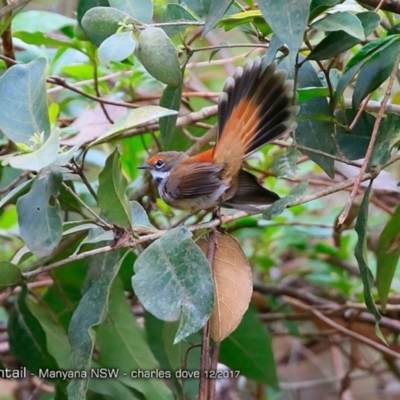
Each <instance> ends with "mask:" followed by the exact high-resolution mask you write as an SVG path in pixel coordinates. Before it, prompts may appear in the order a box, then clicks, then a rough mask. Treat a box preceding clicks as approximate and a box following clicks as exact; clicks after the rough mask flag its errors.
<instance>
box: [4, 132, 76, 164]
mask: <svg viewBox="0 0 400 400" xmlns="http://www.w3.org/2000/svg"><path fill="white" fill-rule="evenodd" d="M59 148H60V130H59V129H54V130H53V131H52V132H51V133H50V136H49V137H48V139H47V140H46V142H44V143H43V145H42V146H41V147H40V148H39V149H38V150H36V151H33V152H32V153H26V154H21V155H16V156H14V157H11V158H10V159H9V160H8V162H9V164H10V165H11V166H12V167H13V168H17V169H23V170H27V171H40V170H41V169H43V168H45V167H47V166H49V165H51V164H52V163H54V161H56V159H57V157H58V150H59ZM71 157H72V155H71Z"/></svg>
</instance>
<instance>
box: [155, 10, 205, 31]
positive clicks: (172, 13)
mask: <svg viewBox="0 0 400 400" xmlns="http://www.w3.org/2000/svg"><path fill="white" fill-rule="evenodd" d="M172 21H198V18H196V17H195V16H194V15H193V14H191V13H190V12H189V11H188V10H186V9H185V8H184V7H182V6H181V5H180V4H167V7H166V8H165V12H164V14H163V16H162V17H161V22H172ZM187 28H188V26H184V25H181V26H179V25H177V26H163V27H162V29H164V32H165V33H166V34H167V35H168V36H170V37H171V36H174V35H176V34H177V33H179V32H182V31H184V30H186V29H187Z"/></svg>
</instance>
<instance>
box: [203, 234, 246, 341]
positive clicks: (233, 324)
mask: <svg viewBox="0 0 400 400" xmlns="http://www.w3.org/2000/svg"><path fill="white" fill-rule="evenodd" d="M209 240H212V239H211V238H208V239H203V238H202V239H201V240H200V241H198V242H197V244H198V245H199V247H200V248H201V249H202V250H203V252H204V253H205V254H207V249H208V245H209ZM215 246H216V248H215V252H214V259H213V262H212V272H213V276H214V283H215V308H214V312H213V313H212V315H211V318H210V332H211V337H212V338H213V339H214V340H215V341H216V342H220V341H222V340H224V339H225V338H226V337H227V336H229V335H230V334H231V333H232V332H233V331H234V330H235V329H236V328H237V327H238V325H239V324H240V321H241V320H242V318H243V315H244V313H245V312H246V310H247V309H248V307H249V303H250V300H251V295H252V293H253V280H252V273H251V267H250V265H249V262H248V261H247V259H246V256H245V254H244V253H243V250H242V249H241V247H240V246H239V244H238V243H237V242H236V240H235V239H234V238H233V237H232V236H230V235H229V234H226V233H216V235H215Z"/></svg>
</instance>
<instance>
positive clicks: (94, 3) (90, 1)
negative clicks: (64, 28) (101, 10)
mask: <svg viewBox="0 0 400 400" xmlns="http://www.w3.org/2000/svg"><path fill="white" fill-rule="evenodd" d="M108 6H109V3H108V0H79V2H78V7H77V11H76V13H77V20H78V22H79V24H81V21H82V18H83V16H84V15H85V13H86V11H88V10H90V9H91V8H94V7H108Z"/></svg>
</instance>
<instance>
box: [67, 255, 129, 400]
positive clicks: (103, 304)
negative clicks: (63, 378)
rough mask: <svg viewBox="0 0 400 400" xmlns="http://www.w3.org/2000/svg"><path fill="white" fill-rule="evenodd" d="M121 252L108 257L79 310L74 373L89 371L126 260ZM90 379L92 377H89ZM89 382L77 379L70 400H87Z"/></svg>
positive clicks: (72, 334) (73, 333) (72, 336)
mask: <svg viewBox="0 0 400 400" xmlns="http://www.w3.org/2000/svg"><path fill="white" fill-rule="evenodd" d="M117 260H118V252H112V253H106V255H105V256H103V257H102V261H103V262H102V263H101V264H100V265H97V268H98V269H99V271H101V275H100V276H99V277H98V279H97V280H95V281H94V282H92V284H91V286H90V287H89V289H88V290H87V292H86V293H85V294H84V295H83V297H82V299H81V301H80V302H79V304H78V307H77V308H76V310H75V312H74V314H73V316H72V319H71V322H70V325H69V329H68V338H69V341H70V344H71V349H72V351H71V359H72V362H73V367H74V368H73V369H75V370H79V371H89V368H90V362H91V358H92V354H93V347H94V342H95V336H96V335H95V331H94V329H93V328H94V327H95V326H97V325H99V324H101V323H102V322H103V321H104V319H105V317H106V315H107V311H108V299H109V294H110V289H111V285H112V282H113V280H114V278H115V276H116V275H117V273H118V270H119V267H120V265H121V262H122V260H123V259H120V260H119V261H117ZM88 376H90V375H89V373H88ZM88 382H89V379H73V380H71V382H70V383H69V385H68V398H71V399H74V400H84V399H86V391H87V387H88Z"/></svg>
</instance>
